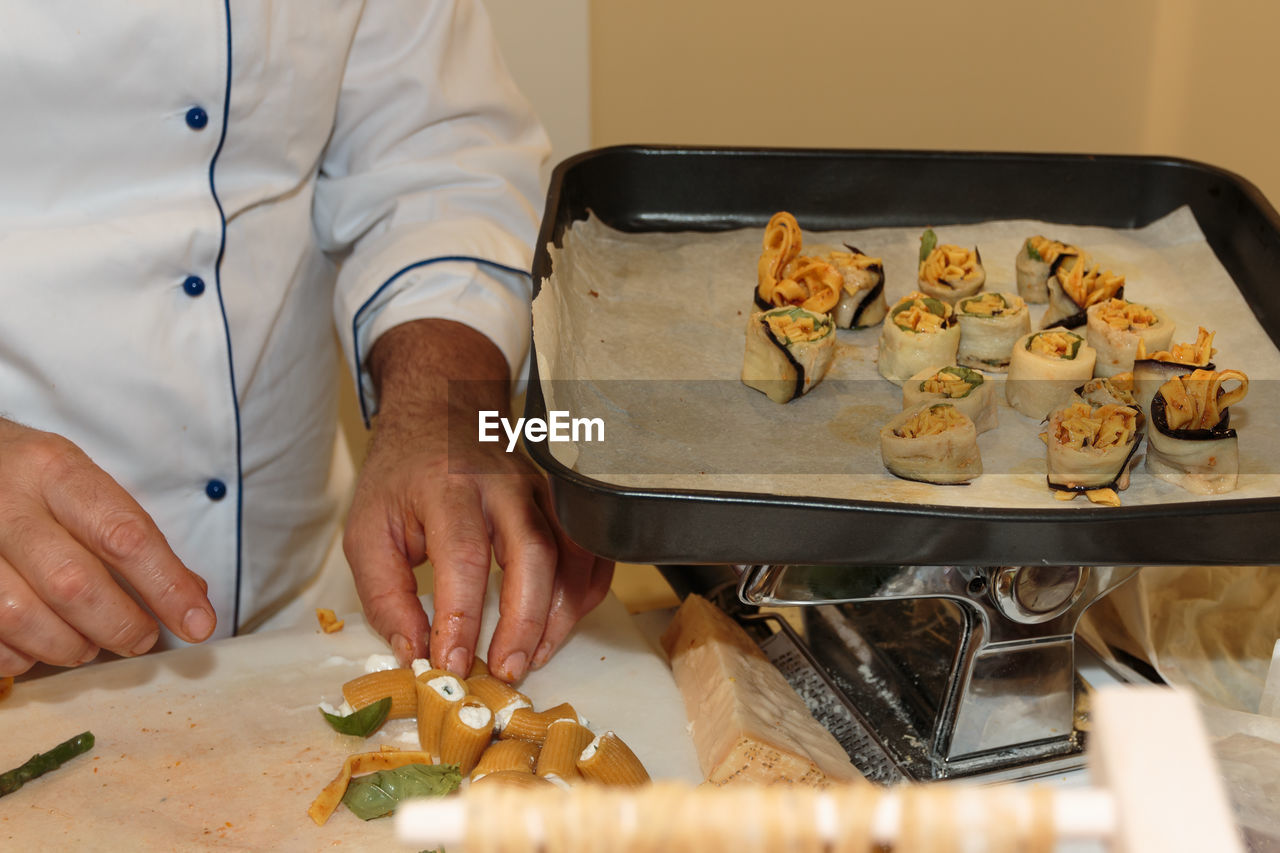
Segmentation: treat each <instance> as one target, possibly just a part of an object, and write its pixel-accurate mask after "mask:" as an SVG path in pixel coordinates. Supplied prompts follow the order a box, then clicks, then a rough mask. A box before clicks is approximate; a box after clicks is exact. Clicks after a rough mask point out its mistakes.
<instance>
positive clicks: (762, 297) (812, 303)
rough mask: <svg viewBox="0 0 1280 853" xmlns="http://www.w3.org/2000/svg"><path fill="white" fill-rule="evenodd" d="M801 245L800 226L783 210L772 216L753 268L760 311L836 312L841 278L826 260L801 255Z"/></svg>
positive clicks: (842, 283)
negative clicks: (786, 309)
mask: <svg viewBox="0 0 1280 853" xmlns="http://www.w3.org/2000/svg"><path fill="white" fill-rule="evenodd" d="M802 243H803V237H802V236H801V233H800V226H799V224H797V223H796V218H795V217H794V216H792V215H791V214H790V213H787V212H786V211H781V212H779V213H775V214H774V215H773V218H772V219H770V220H769V224H768V225H766V226H765V229H764V239H763V241H762V245H761V249H760V260H759V262H758V263H757V265H756V289H755V303H756V307H757V308H759V309H760V310H762V311H767V310H769V309H770V308H779V307H785V306H792V307H798V308H804V309H805V310H806V311H813V312H815V313H818V314H827V313H830V312H831V311H833V310H835V307H836V304H837V303H838V302H839V301H840V293H841V290H842V288H843V285H844V279H843V276H841V274H840V272H839V271H838V270H837V269H836V268H835V267H834V266H832V265H831V264H829V263H827V262H826V261H824V260H822V259H820V258H814V257H808V256H805V255H801V254H800V249H801V246H802Z"/></svg>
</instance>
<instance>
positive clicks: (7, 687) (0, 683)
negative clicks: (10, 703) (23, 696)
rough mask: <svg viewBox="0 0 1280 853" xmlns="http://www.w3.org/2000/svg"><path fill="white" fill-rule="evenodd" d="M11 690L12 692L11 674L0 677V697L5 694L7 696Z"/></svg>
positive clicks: (2, 697)
mask: <svg viewBox="0 0 1280 853" xmlns="http://www.w3.org/2000/svg"><path fill="white" fill-rule="evenodd" d="M12 692H13V676H12V675H6V676H5V677H4V678H0V699H4V698H5V697H6V696H8V695H9V694H10V693H12Z"/></svg>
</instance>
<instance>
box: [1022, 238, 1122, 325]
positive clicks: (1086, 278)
mask: <svg viewBox="0 0 1280 853" xmlns="http://www.w3.org/2000/svg"><path fill="white" fill-rule="evenodd" d="M1123 296H1124V276H1122V275H1117V274H1116V273H1113V272H1104V271H1103V270H1101V269H1100V268H1099V267H1097V266H1094V265H1093V264H1092V263H1091V262H1090V260H1089V259H1088V258H1087V257H1086V256H1084V255H1065V254H1064V255H1059V256H1058V260H1056V261H1054V263H1053V268H1052V272H1051V273H1050V275H1049V307H1048V308H1046V309H1045V312H1044V316H1043V317H1041V318H1040V328H1042V329H1049V328H1053V327H1055V326H1060V327H1062V328H1064V329H1075V328H1078V327H1080V326H1083V325H1084V324H1085V321H1086V320H1087V319H1088V318H1087V316H1086V315H1085V311H1087V310H1088V308H1089V306H1090V305H1095V304H1097V303H1099V302H1102V301H1104V300H1107V299H1111V298H1113V297H1115V298H1120V297H1123Z"/></svg>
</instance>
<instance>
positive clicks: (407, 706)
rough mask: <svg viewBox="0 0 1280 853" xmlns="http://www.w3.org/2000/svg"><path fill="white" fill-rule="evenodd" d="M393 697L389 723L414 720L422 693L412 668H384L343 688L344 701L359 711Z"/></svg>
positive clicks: (348, 683) (367, 674)
mask: <svg viewBox="0 0 1280 853" xmlns="http://www.w3.org/2000/svg"><path fill="white" fill-rule="evenodd" d="M388 696H390V697H391V710H390V711H388V712H387V719H388V720H410V719H413V717H415V716H416V715H417V713H418V693H417V691H416V690H415V689H414V686H413V672H412V670H409V669H384V670H381V671H379V672H370V673H366V674H365V675H362V676H360V677H359V678H353V679H351V680H350V681H348V682H347V683H346V684H344V685H342V698H344V699H346V700H347V704H349V705H350V706H351V707H352V708H355V709H356V710H357V711H359V710H360V709H361V708H363V707H365V706H366V705H372V704H373V703H374V702H377V701H378V700H379V699H385V698H386V697H388Z"/></svg>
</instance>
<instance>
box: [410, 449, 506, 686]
mask: <svg viewBox="0 0 1280 853" xmlns="http://www.w3.org/2000/svg"><path fill="white" fill-rule="evenodd" d="M443 480H444V487H443V489H442V490H441V492H440V493H438V494H437V495H435V499H434V500H431V501H429V502H428V503H427V504H426V506H425V507H424V508H423V514H424V515H425V521H426V525H425V526H426V530H427V555H428V556H429V557H430V558H431V566H432V569H433V572H434V577H435V588H434V593H435V594H434V604H435V613H434V615H433V618H432V620H431V665H432V666H435V667H437V668H439V669H448V670H449V671H450V672H453V673H455V674H457V675H459V676H462V677H466V675H467V673H468V672H469V671H470V669H471V659H472V657H473V656H474V655H475V650H476V640H477V639H478V638H479V636H480V617H481V616H482V615H483V613H484V590H485V586H486V584H488V582H489V566H490V564H491V562H492V560H491V558H490V547H489V528H488V525H487V524H486V522H485V517H484V505H483V502H482V500H481V497H480V491H479V483H478V482H477V478H473V477H468V476H465V475H452V474H446V475H444V477H443Z"/></svg>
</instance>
